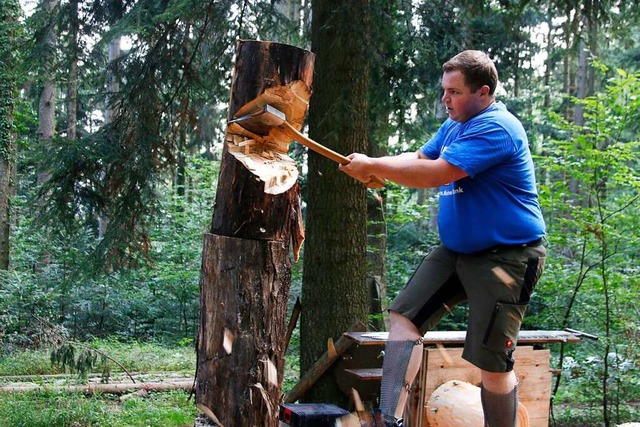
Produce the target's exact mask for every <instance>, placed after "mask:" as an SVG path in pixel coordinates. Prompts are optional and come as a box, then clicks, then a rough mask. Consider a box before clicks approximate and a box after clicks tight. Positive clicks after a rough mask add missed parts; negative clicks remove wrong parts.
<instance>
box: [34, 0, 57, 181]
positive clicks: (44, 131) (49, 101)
mask: <svg viewBox="0 0 640 427" xmlns="http://www.w3.org/2000/svg"><path fill="white" fill-rule="evenodd" d="M57 7H58V0H48V1H46V2H44V8H45V9H46V11H47V16H49V17H50V19H51V21H50V22H49V24H48V27H47V29H46V32H45V36H44V44H45V46H46V49H47V51H48V52H50V53H49V55H48V57H47V58H45V59H44V60H43V65H42V69H43V75H44V78H43V82H42V92H40V101H39V103H38V130H37V135H38V141H39V142H40V144H41V145H42V146H45V147H47V146H49V145H50V144H51V141H52V140H53V135H54V133H55V113H56V83H55V79H54V74H55V71H54V70H55V67H56V66H55V54H54V52H55V46H56V42H57V35H56V24H55V19H54V16H55V15H54V10H55V9H56V8H57ZM37 180H38V184H43V183H45V182H47V181H48V180H49V172H48V171H44V170H41V171H40V172H39V173H38V178H37Z"/></svg>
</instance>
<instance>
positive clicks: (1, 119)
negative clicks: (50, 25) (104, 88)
mask: <svg viewBox="0 0 640 427" xmlns="http://www.w3.org/2000/svg"><path fill="white" fill-rule="evenodd" d="M19 14H20V5H19V3H18V2H17V0H16V1H8V2H6V4H3V6H2V8H0V40H1V41H2V44H3V47H2V52H1V53H0V269H2V270H8V269H9V253H10V251H9V247H10V240H9V234H10V229H11V227H10V203H9V200H10V198H11V192H12V191H11V175H12V169H13V163H14V160H13V159H14V155H13V150H14V146H15V138H16V136H15V132H14V130H13V129H14V127H13V108H14V100H15V97H16V74H15V73H16V68H17V63H16V62H17V61H16V60H15V59H14V58H15V57H14V55H13V54H12V52H13V51H14V49H15V44H16V42H17V38H18V34H17V31H18V28H19V25H20V24H19Z"/></svg>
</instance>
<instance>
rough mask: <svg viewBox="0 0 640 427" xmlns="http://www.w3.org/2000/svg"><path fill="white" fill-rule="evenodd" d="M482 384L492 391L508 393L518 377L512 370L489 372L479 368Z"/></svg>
mask: <svg viewBox="0 0 640 427" xmlns="http://www.w3.org/2000/svg"><path fill="white" fill-rule="evenodd" d="M480 374H481V375H480V376H481V379H482V385H483V386H484V387H485V389H487V390H489V391H492V392H494V393H499V394H505V393H509V392H510V391H511V390H513V388H514V387H515V386H516V384H517V383H518V379H517V377H516V375H515V373H514V372H513V371H510V372H489V371H484V370H480Z"/></svg>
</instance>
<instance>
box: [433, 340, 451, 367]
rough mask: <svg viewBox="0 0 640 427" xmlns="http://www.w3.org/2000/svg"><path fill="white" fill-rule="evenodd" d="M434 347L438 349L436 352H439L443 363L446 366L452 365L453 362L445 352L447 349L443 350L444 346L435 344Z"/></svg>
mask: <svg viewBox="0 0 640 427" xmlns="http://www.w3.org/2000/svg"><path fill="white" fill-rule="evenodd" d="M436 347H438V352H440V355H441V356H442V358H443V359H444V362H445V363H446V364H447V365H448V366H451V365H453V360H452V359H451V356H449V353H448V352H447V349H446V348H444V346H443V345H442V344H441V343H436Z"/></svg>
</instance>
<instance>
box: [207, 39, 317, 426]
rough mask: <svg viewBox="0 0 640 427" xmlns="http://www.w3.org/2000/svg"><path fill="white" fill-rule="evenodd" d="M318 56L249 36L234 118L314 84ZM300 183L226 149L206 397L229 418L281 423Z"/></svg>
mask: <svg viewBox="0 0 640 427" xmlns="http://www.w3.org/2000/svg"><path fill="white" fill-rule="evenodd" d="M313 63H314V55H313V54H312V53H311V52H309V51H306V50H303V49H299V48H296V47H293V46H288V45H283V44H278V43H270V42H257V41H240V42H238V45H237V50H236V63H235V68H234V73H233V76H234V80H233V82H232V88H231V99H230V102H229V116H228V117H229V119H231V118H232V117H234V115H235V113H236V112H237V111H238V109H239V108H240V107H242V106H243V105H245V104H247V103H248V102H249V101H251V100H253V99H255V98H256V97H258V96H259V95H260V94H262V93H263V92H264V91H265V90H267V89H269V88H271V87H275V86H284V85H287V84H289V83H291V82H293V81H297V80H300V81H302V82H304V83H306V84H307V85H308V86H309V87H311V83H312V77H313ZM301 218H302V215H301V207H300V190H299V187H298V185H297V184H296V185H294V186H293V187H292V188H291V189H289V190H288V191H286V192H285V193H282V194H277V195H271V194H265V192H264V185H263V184H262V183H261V182H260V181H259V180H258V179H257V178H256V177H255V176H254V175H253V174H252V173H251V172H250V171H248V170H247V169H246V168H245V167H244V166H243V165H242V164H241V163H240V162H239V161H238V160H236V158H235V157H233V156H232V155H231V154H230V153H229V152H228V149H227V147H226V146H225V149H224V151H223V158H222V164H221V168H220V175H219V177H218V189H217V192H216V201H215V207H214V215H213V220H212V226H211V231H210V233H208V234H206V235H205V237H204V245H203V251H202V269H201V275H200V304H201V307H200V310H201V315H200V330H199V333H198V343H197V371H196V387H195V390H196V404H197V406H198V408H199V409H200V410H201V411H203V412H204V413H205V414H207V416H208V418H209V419H214V418H217V420H218V423H219V424H222V425H225V426H234V427H235V426H237V427H241V426H247V427H249V426H272V427H275V426H277V423H278V421H277V416H278V405H279V402H280V397H281V390H282V374H283V370H284V357H285V354H284V353H285V346H286V331H287V328H286V315H287V302H288V298H289V288H290V284H291V258H290V254H291V252H292V251H291V249H292V248H291V242H292V241H293V252H294V256H297V251H298V249H299V247H300V244H301V243H302V239H303V236H304V233H303V231H302V219H301Z"/></svg>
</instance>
